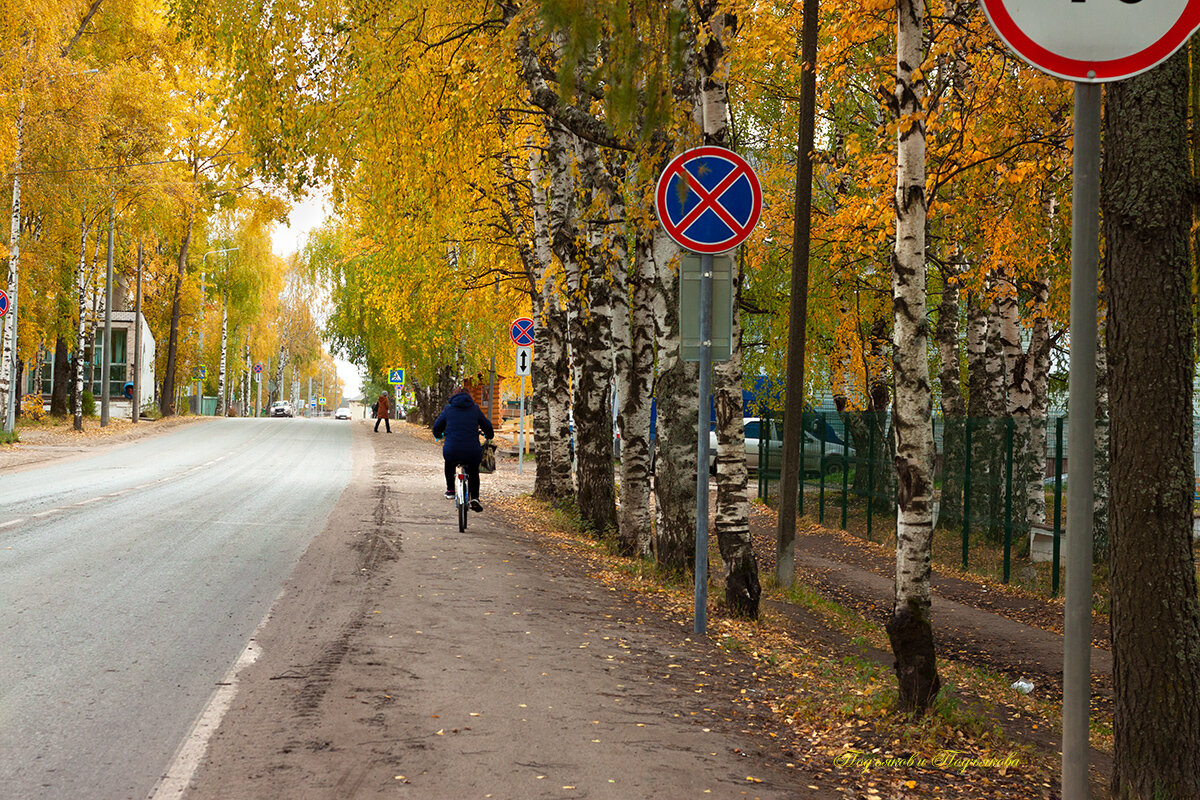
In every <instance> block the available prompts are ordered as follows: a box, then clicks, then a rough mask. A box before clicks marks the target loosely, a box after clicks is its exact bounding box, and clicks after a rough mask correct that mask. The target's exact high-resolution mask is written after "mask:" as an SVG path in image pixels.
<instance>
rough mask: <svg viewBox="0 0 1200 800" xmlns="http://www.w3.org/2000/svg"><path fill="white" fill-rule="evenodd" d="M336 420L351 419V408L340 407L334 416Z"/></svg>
mask: <svg viewBox="0 0 1200 800" xmlns="http://www.w3.org/2000/svg"><path fill="white" fill-rule="evenodd" d="M333 418H334V419H350V406H338V410H337V411H336V412H335V413H334V415H333Z"/></svg>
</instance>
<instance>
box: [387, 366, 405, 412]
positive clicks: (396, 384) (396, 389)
mask: <svg viewBox="0 0 1200 800" xmlns="http://www.w3.org/2000/svg"><path fill="white" fill-rule="evenodd" d="M388 383H390V384H391V385H392V393H393V394H394V395H395V400H393V401H392V406H393V407H394V409H395V411H394V412H393V416H394V417H395V418H396V419H400V414H399V411H400V387H401V386H403V385H404V368H403V367H400V368H399V369H389V370H388Z"/></svg>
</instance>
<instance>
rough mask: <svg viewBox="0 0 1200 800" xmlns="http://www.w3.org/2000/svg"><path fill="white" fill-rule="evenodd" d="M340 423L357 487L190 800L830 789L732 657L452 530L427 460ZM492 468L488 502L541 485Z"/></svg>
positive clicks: (501, 534)
mask: <svg viewBox="0 0 1200 800" xmlns="http://www.w3.org/2000/svg"><path fill="white" fill-rule="evenodd" d="M350 424H352V425H354V426H355V429H354V437H355V438H354V460H355V471H354V478H353V480H352V485H351V488H350V489H348V490H347V492H346V493H345V495H343V497H342V499H341V501H340V502H339V504H338V506H337V508H336V509H335V511H334V513H333V515H332V516H331V520H330V524H329V526H328V528H327V529H326V530H325V532H324V533H322V534H321V535H320V536H319V537H318V538H317V540H315V541H314V543H313V545H312V546H311V547H310V548H309V550H308V552H307V553H306V555H305V556H304V558H303V559H302V560H301V562H300V564H299V565H298V566H297V568H296V571H295V573H294V574H293V576H292V578H291V580H290V581H289V583H288V584H287V586H286V587H285V590H284V593H283V595H282V596H281V598H280V599H279V600H278V601H277V603H276V605H275V608H274V610H273V612H272V614H271V617H270V619H269V621H268V622H267V624H266V625H265V626H264V628H263V629H262V631H261V636H260V637H259V641H258V642H257V644H258V645H259V646H260V647H261V650H262V652H261V656H260V657H259V658H258V660H257V662H256V663H254V664H253V665H251V666H249V667H247V668H246V669H244V670H243V671H242V673H241V674H240V675H239V676H238V689H237V692H236V695H235V696H234V698H233V701H232V705H231V709H230V711H229V712H228V714H227V715H226V716H225V718H224V720H223V722H222V723H221V725H220V727H219V729H218V730H217V732H216V734H215V736H214V737H213V738H212V740H211V742H210V744H209V748H208V751H207V755H206V758H205V759H204V762H203V764H202V766H201V768H200V769H199V770H198V771H197V773H196V774H195V776H194V778H193V780H192V785H191V788H190V789H189V790H188V791H187V792H186V793H185V795H184V796H185V797H186V798H188V800H210V799H211V800H217V799H219V800H244V799H248V798H287V799H288V800H311V799H312V798H330V799H331V800H332V798H338V800H349V799H351V798H368V797H370V798H373V797H412V798H446V800H458V799H459V798H473V797H478V798H512V799H513V800H518V799H520V800H524V799H525V798H614V799H618V798H619V799H620V800H628V799H629V798H649V797H654V798H661V799H662V800H676V799H678V800H691V798H702V797H714V798H741V797H760V798H785V797H786V798H806V797H812V798H817V797H826V796H828V793H827V792H821V791H815V790H813V789H809V788H807V784H808V783H809V782H810V781H809V780H807V779H806V777H805V776H803V775H800V774H797V772H796V771H784V770H783V769H782V768H781V767H776V766H772V764H773V763H774V764H778V750H775V752H774V753H772V754H771V755H772V756H773V758H772V760H771V761H768V760H767V758H766V757H765V756H766V753H764V752H763V751H762V750H761V748H762V747H763V742H762V741H761V740H756V739H755V738H754V737H752V736H749V735H746V734H745V733H743V732H742V724H743V723H742V722H741V721H739V718H738V715H739V714H741V713H743V712H741V711H740V710H738V709H736V708H735V707H734V704H733V703H732V702H731V700H732V697H734V696H736V695H737V693H738V691H739V690H738V688H737V687H736V686H729V685H726V686H722V687H715V686H714V685H713V683H714V681H715V680H716V679H715V678H713V677H712V675H713V674H719V673H720V670H719V669H714V668H718V667H724V669H725V671H726V673H728V671H729V663H730V662H729V659H730V656H728V655H727V654H726V653H724V652H723V651H721V650H719V649H718V648H716V647H715V646H713V645H712V644H711V643H710V642H708V641H706V640H698V641H697V640H693V638H692V637H691V635H690V634H691V631H690V628H689V629H684V628H683V627H681V626H680V625H679V624H678V623H672V622H668V621H664V620H661V619H656V618H653V615H652V614H650V613H649V612H647V611H646V610H645V609H644V608H642V607H639V606H638V605H637V602H636V598H633V597H629V596H625V595H624V594H623V593H622V592H619V591H613V590H610V589H609V588H608V587H606V586H605V585H603V584H601V583H600V582H599V581H596V580H594V579H591V578H589V577H587V576H586V575H583V574H582V570H581V568H580V566H579V565H578V564H575V563H570V562H568V561H566V560H563V558H562V556H560V555H559V554H557V553H556V551H553V550H550V549H547V548H544V547H542V546H540V545H539V544H538V542H537V540H536V539H535V538H534V537H532V536H531V535H530V534H528V533H526V532H524V531H520V530H516V529H514V528H511V527H509V526H506V525H504V524H502V523H500V522H499V521H498V519H497V515H496V514H495V513H491V514H489V513H488V512H487V511H485V512H484V513H483V514H479V515H473V516H472V517H471V520H470V527H469V528H468V530H467V532H466V533H462V534H460V533H459V532H458V530H457V525H456V522H455V520H454V512H453V508H452V505H451V504H450V503H449V501H447V500H445V499H444V498H443V497H442V496H441V492H442V487H441V482H442V468H441V458H440V452H439V450H438V448H437V447H436V446H434V445H433V444H432V443H430V442H427V441H424V440H423V439H422V438H420V437H419V436H414V435H413V434H411V433H409V432H407V431H406V430H405V429H406V428H408V427H409V426H404V425H401V426H398V429H397V433H395V434H393V435H391V436H386V435H384V434H379V435H375V434H373V433H372V432H371V430H370V427H369V426H368V425H367V424H365V423H362V422H359V421H355V422H352V423H350ZM528 466H530V467H531V466H532V465H528ZM502 472H503V473H504V474H503V475H500V474H498V475H496V476H484V478H483V480H484V483H483V491H482V495H483V497H482V500H483V502H484V504H485V505H492V504H493V503H495V501H496V500H497V499H498V497H497V492H498V491H508V492H517V491H528V487H531V485H532V477H533V475H532V469H531V468H530V469H526V470H525V476H524V477H523V479H521V481H523V484H522V482H521V481H517V482H516V483H515V484H514V476H513V473H515V464H511V463H509V464H504V465H502ZM493 511H494V507H493ZM745 669H746V672H745V675H746V676H747V680H748V681H753V678H751V677H749V675H750V674H751V673H750V670H752V669H753V666H752V664H749V663H748V664H747V665H746V667H745Z"/></svg>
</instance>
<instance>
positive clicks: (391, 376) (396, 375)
mask: <svg viewBox="0 0 1200 800" xmlns="http://www.w3.org/2000/svg"><path fill="white" fill-rule="evenodd" d="M388 383H390V384H392V385H393V386H403V385H404V370H403V369H389V370H388Z"/></svg>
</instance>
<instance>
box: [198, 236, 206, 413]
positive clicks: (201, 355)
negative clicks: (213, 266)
mask: <svg viewBox="0 0 1200 800" xmlns="http://www.w3.org/2000/svg"><path fill="white" fill-rule="evenodd" d="M208 255H209V254H208V253H205V254H204V255H203V256H202V257H201V258H200V353H199V354H198V355H197V357H196V416H197V417H201V416H204V379H203V378H201V377H200V367H202V366H204V259H205V258H208Z"/></svg>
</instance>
